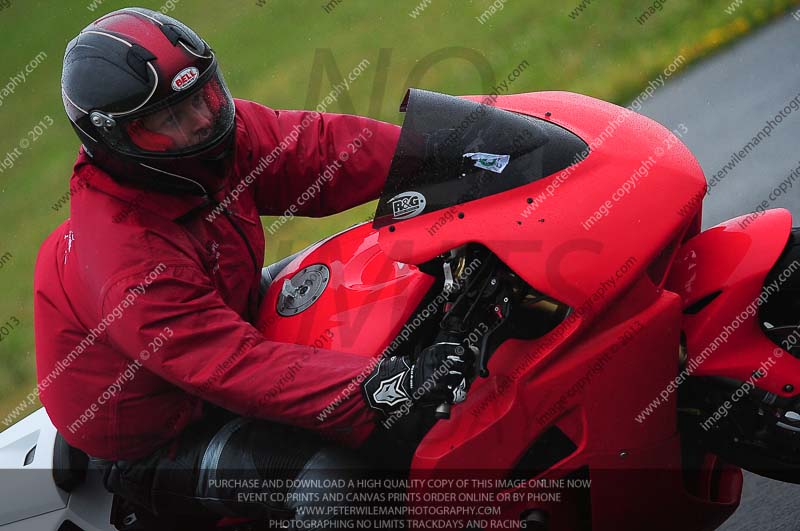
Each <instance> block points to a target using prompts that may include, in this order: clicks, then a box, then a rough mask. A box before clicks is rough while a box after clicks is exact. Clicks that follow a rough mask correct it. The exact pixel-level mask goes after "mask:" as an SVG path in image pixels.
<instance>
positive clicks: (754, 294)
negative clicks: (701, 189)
mask: <svg viewBox="0 0 800 531" xmlns="http://www.w3.org/2000/svg"><path fill="white" fill-rule="evenodd" d="M742 222H745V224H744V225H742ZM742 226H744V227H745V228H742ZM791 228H792V216H791V214H790V213H789V211H787V210H784V209H775V210H768V211H766V212H765V213H764V214H763V215H762V216H760V217H759V218H757V219H755V220H750V219H746V216H742V217H739V218H734V219H732V220H729V221H726V222H724V223H722V224H720V225H717V226H716V227H713V228H711V229H708V230H706V231H704V232H702V233H701V234H700V235H698V236H695V237H694V238H692V239H691V240H689V241H688V242H686V244H685V245H684V246H683V247H682V248H681V250H680V252H679V254H678V257H677V259H676V261H675V265H674V267H673V271H672V272H671V273H670V277H669V280H668V282H667V289H670V290H673V291H675V292H676V293H679V294H680V295H681V297H682V299H683V307H684V308H688V307H690V306H692V305H694V304H696V303H698V302H701V301H703V299H705V298H706V297H710V296H714V295H715V294H717V293H718V295H716V297H715V298H714V299H713V300H712V301H711V302H710V303H708V305H706V306H704V307H703V308H702V310H701V311H699V312H690V313H687V314H686V315H685V316H684V323H685V325H684V326H685V331H686V351H687V354H688V360H687V364H688V366H689V368H690V369H692V371H691V372H692V374H694V375H696V376H709V375H710V376H721V377H726V378H732V379H735V380H737V381H741V382H744V381H747V380H748V379H750V378H751V377H752V375H753V372H754V371H756V370H759V369H761V367H762V364H763V363H765V362H767V361H768V360H771V362H770V364H769V367H770V368H769V370H768V371H764V372H765V375H764V376H763V377H762V378H759V379H758V387H759V388H761V389H764V390H766V391H769V392H770V393H773V394H776V395H778V396H784V397H789V396H794V395H796V394H797V392H796V391H795V392H787V391H786V389H784V386H785V385H786V384H792V388H794V387H795V384H796V383H797V382H798V381H800V360H798V359H796V358H794V357H792V356H789V355H788V352H786V351H784V350H783V349H781V348H780V347H778V346H777V345H776V344H775V343H773V342H772V341H770V340H769V339H768V338H767V336H766V335H765V334H764V332H763V331H762V330H761V323H760V319H758V317H757V313H756V312H757V311H758V308H759V307H760V306H761V305H762V304H763V303H764V302H766V301H767V300H768V299H769V296H770V295H772V294H774V293H777V292H778V291H779V290H780V288H781V285H780V282H779V281H777V280H776V281H774V282H773V283H771V284H772V285H764V279H765V278H766V276H767V274H768V273H769V271H770V270H771V269H772V268H773V266H774V265H775V262H776V261H777V260H778V257H779V256H780V255H781V253H782V252H783V250H784V247H785V246H786V241H787V240H788V238H789V233H790V231H791ZM792 272H793V271H788V272H787V278H788V275H790V274H791V273H792ZM759 297H761V300H760V301H759ZM784 354H786V355H784Z"/></svg>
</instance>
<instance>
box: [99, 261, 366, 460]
mask: <svg viewBox="0 0 800 531" xmlns="http://www.w3.org/2000/svg"><path fill="white" fill-rule="evenodd" d="M152 270H153V267H152V265H150V266H148V267H143V268H142V269H141V270H137V271H136V272H133V273H131V274H125V275H124V276H122V277H121V278H115V279H112V280H111V281H110V284H109V285H108V287H107V289H106V290H104V291H105V294H104V296H103V298H102V300H103V307H102V312H103V315H105V314H106V313H107V312H109V311H111V310H113V309H114V308H115V307H117V306H118V305H119V304H120V302H121V301H123V300H124V299H125V298H126V296H128V295H129V293H131V290H133V292H134V293H137V292H141V291H142V288H137V286H141V282H142V279H143V278H144V277H145V276H146V275H147V274H148V272H150V271H152ZM134 288H137V289H134ZM144 289H145V291H144V293H141V294H139V295H138V296H137V297H136V298H135V300H134V301H133V302H132V303H131V304H130V305H128V307H126V308H125V309H124V314H123V315H122V316H121V317H120V318H119V319H117V320H116V321H115V322H114V323H113V325H111V326H109V327H108V334H109V341H110V343H111V345H112V347H113V348H115V349H116V350H118V351H119V352H120V353H123V354H124V355H126V356H127V357H129V358H131V359H132V360H136V359H141V360H143V361H142V366H143V368H144V369H147V370H149V371H150V372H153V373H155V374H157V375H158V376H160V377H161V378H163V379H165V380H167V381H169V382H171V383H172V384H174V385H176V386H178V387H180V388H181V389H183V390H184V391H185V392H187V393H190V394H192V395H196V396H199V397H201V398H203V399H205V400H207V401H209V402H211V403H214V404H217V405H219V406H221V407H223V408H226V409H228V410H230V411H233V412H236V413H239V414H241V415H246V416H251V417H258V418H264V419H270V420H274V421H277V422H283V423H287V424H292V425H296V426H300V427H303V428H307V429H311V430H316V431H325V432H328V431H330V432H331V433H332V434H334V435H335V436H336V437H337V438H338V439H339V440H340V441H342V442H344V443H346V444H352V445H355V444H358V443H360V442H361V441H363V439H364V438H366V437H367V436H368V434H369V432H370V431H371V430H372V428H373V427H374V422H375V414H374V413H373V412H372V411H370V410H369V408H368V407H367V405H366V403H365V402H364V400H363V398H362V396H361V393H360V389H359V385H358V383H359V382H360V381H361V380H363V376H361V378H360V379H359V376H360V375H364V374H368V373H369V372H370V371H371V362H370V360H369V359H367V358H365V357H363V356H358V355H354V354H348V353H343V352H336V351H330V350H325V349H317V348H313V347H306V346H300V345H294V344H289V343H277V342H273V341H267V340H266V339H264V337H263V336H262V335H261V334H260V333H259V331H258V330H257V329H256V328H254V327H253V326H252V325H250V324H249V323H248V322H246V321H245V320H243V319H242V318H241V317H240V316H239V314H237V313H236V312H235V311H234V310H232V309H231V308H230V307H229V306H227V305H226V304H225V302H224V301H223V300H222V298H221V296H220V295H219V293H218V292H217V291H216V289H215V288H214V286H213V284H212V282H211V281H210V279H209V278H208V276H207V275H206V274H205V273H204V272H203V271H202V270H201V269H199V268H198V267H197V266H196V265H195V264H192V263H191V262H186V263H185V264H176V263H174V262H173V263H172V264H168V265H167V268H166V270H164V271H163V272H162V273H160V274H159V275H158V276H157V278H156V279H155V280H154V281H152V283H151V284H150V285H148V286H146V287H145V288H144ZM159 335H160V336H161V338H164V346H163V347H161V348H159V349H158V350H157V351H155V352H149V351H148V349H149V347H148V344H149V343H150V342H152V341H153V339H154V338H156V337H159ZM150 350H152V348H150ZM142 352H144V353H146V356H141V353H142ZM145 358H146V359H145ZM353 382H355V383H353Z"/></svg>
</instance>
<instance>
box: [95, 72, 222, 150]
mask: <svg viewBox="0 0 800 531" xmlns="http://www.w3.org/2000/svg"><path fill="white" fill-rule="evenodd" d="M198 85H199V86H197V87H192V90H191V91H187V94H186V95H181V98H180V99H177V100H173V101H171V102H170V103H169V104H168V105H166V106H159V108H157V109H155V110H152V111H149V112H146V113H145V114H138V113H137V114H136V115H135V116H132V117H128V118H126V119H125V120H124V121H119V120H118V122H117V125H118V127H116V128H114V129H116V131H115V133H116V134H111V135H108V136H107V137H106V140H107V141H109V143H110V144H112V146H113V147H114V148H115V149H117V150H118V151H120V152H122V153H126V154H130V155H145V156H153V155H156V156H157V155H162V156H180V155H188V154H191V153H198V152H200V151H203V150H205V149H208V148H211V147H213V146H215V145H216V144H217V143H219V142H220V140H222V139H223V138H224V137H225V134H226V133H227V132H228V131H229V130H230V128H231V127H232V126H233V121H234V114H235V109H234V104H233V99H232V98H231V96H230V93H229V92H228V89H227V87H226V86H225V82H224V80H223V79H222V74H220V73H219V72H218V71H217V72H215V73H214V75H212V76H211V77H209V78H208V79H207V80H204V82H202V83H198ZM120 122H121V123H120Z"/></svg>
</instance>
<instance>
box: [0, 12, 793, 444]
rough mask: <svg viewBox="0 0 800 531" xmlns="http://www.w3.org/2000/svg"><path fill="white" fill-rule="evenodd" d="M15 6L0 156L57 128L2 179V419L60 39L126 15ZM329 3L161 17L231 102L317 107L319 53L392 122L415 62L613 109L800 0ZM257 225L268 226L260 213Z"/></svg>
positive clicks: (465, 86)
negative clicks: (218, 78)
mask: <svg viewBox="0 0 800 531" xmlns="http://www.w3.org/2000/svg"><path fill="white" fill-rule="evenodd" d="M174 1H175V0H173V2H174ZM11 2H12V4H11V7H9V8H6V9H4V10H3V11H0V29H2V40H3V44H4V45H3V46H2V48H0V57H2V61H0V65H2V68H0V89H1V88H2V86H3V85H5V83H6V81H7V78H8V76H10V75H13V73H14V72H16V71H18V70H20V69H21V68H22V67H23V66H24V65H25V64H26V63H27V62H28V61H30V60H31V59H32V58H33V57H34V56H35V55H36V54H37V53H39V52H40V51H43V52H45V53H46V54H47V58H46V59H45V61H44V62H43V63H42V64H41V65H40V66H39V67H38V68H37V69H36V70H35V71H34V72H33V73H32V74H30V75H29V79H28V81H27V82H25V83H24V84H23V85H22V86H19V87H17V89H16V92H15V93H14V94H12V95H9V96H7V97H6V98H5V99H4V101H3V105H2V106H0V120H1V122H0V123H2V125H3V128H2V133H0V159H2V158H3V157H4V156H5V152H6V151H8V150H10V149H13V147H14V146H15V145H17V144H18V142H19V140H20V139H21V138H23V137H25V135H26V134H27V132H28V131H29V130H30V129H31V128H32V127H33V126H35V125H36V124H37V123H38V122H39V121H40V120H42V119H43V117H45V116H46V115H49V116H50V117H52V118H53V120H54V121H55V124H54V125H53V126H52V127H50V128H49V129H48V130H47V131H46V132H45V134H44V135H43V136H42V137H41V138H40V139H39V140H38V141H37V142H35V143H34V144H33V145H32V146H31V148H30V149H28V150H27V151H25V152H24V153H23V155H22V157H21V158H20V160H18V161H17V162H16V164H15V165H14V167H13V168H11V169H8V170H6V171H4V172H3V173H0V205H2V208H0V227H2V228H0V256H2V255H3V254H4V253H6V252H9V253H12V254H13V259H12V260H11V261H10V262H7V263H5V264H4V265H3V267H2V269H0V286H2V294H3V297H2V299H0V325H2V324H3V323H4V322H6V320H7V319H9V318H11V317H12V316H13V317H16V318H18V319H19V320H20V322H21V326H20V327H19V329H18V330H14V331H13V332H12V333H11V334H10V335H9V336H8V337H5V338H3V339H2V341H0V417H5V415H6V414H7V412H8V411H10V410H11V409H12V408H13V406H14V405H16V404H17V403H18V402H19V400H20V399H21V398H22V397H24V396H25V394H27V393H28V392H29V391H30V389H31V388H32V387H33V386H34V384H35V364H34V360H35V357H34V342H33V304H32V295H31V293H32V271H33V266H34V262H35V258H36V253H37V251H38V248H39V245H40V243H41V242H42V240H44V238H45V237H46V236H47V235H48V234H49V233H50V232H51V231H52V230H53V229H54V228H55V227H56V226H57V225H58V224H59V223H61V222H62V221H63V220H64V219H65V218H66V217H67V216H68V209H67V208H64V209H62V210H60V211H59V212H54V211H53V210H52V209H51V205H52V204H53V203H54V202H55V201H57V200H58V198H59V197H61V196H62V194H64V193H65V192H66V190H67V182H68V178H69V175H70V169H71V165H72V162H73V160H74V157H75V154H76V150H77V147H78V143H77V139H76V138H75V136H74V135H73V133H72V130H71V129H70V127H69V126H68V124H67V121H66V119H65V117H64V115H63V109H62V106H61V98H60V91H59V77H60V70H61V58H62V56H63V50H64V46H65V44H66V42H67V41H68V40H69V39H71V38H72V37H73V36H74V35H75V34H76V33H77V32H78V31H79V30H80V29H81V28H83V27H84V26H85V25H86V24H88V23H89V22H90V21H91V20H93V19H94V18H96V17H97V16H99V15H100V14H101V13H105V12H107V11H110V10H113V9H117V8H120V7H124V6H125V4H124V3H123V2H119V1H113V0H106V1H104V2H103V3H102V5H101V6H100V8H99V9H98V10H97V11H95V12H90V11H89V9H87V6H88V5H89V3H90V0H74V1H72V2H69V3H68V5H62V4H60V3H54V2H41V1H39V2H37V1H28V2H24V3H23V2H22V1H21V0H11ZM326 3H327V2H323V1H322V0H319V1H316V2H309V1H306V0H302V1H301V0H292V1H290V0H266V2H264V6H263V7H259V6H258V5H257V3H256V0H253V1H248V2H243V1H235V2H213V1H210V0H191V1H190V0H180V1H178V2H177V3H176V4H175V6H176V7H175V10H174V11H172V12H171V13H170V14H172V15H173V16H176V17H177V18H179V19H181V20H183V21H184V22H186V23H187V24H189V25H190V26H192V27H194V28H195V29H196V30H197V31H198V32H199V33H200V34H201V35H202V36H203V37H204V38H205V39H206V40H207V41H209V42H210V43H211V44H212V46H213V47H214V48H215V50H216V52H217V54H218V57H219V59H220V61H221V64H222V67H223V71H224V73H225V76H226V80H227V82H228V84H229V86H230V88H231V91H232V92H233V93H234V95H236V96H237V97H240V98H247V99H253V100H256V101H260V102H262V103H265V104H267V105H269V106H272V107H275V108H310V107H314V106H316V104H317V103H318V101H319V98H321V97H323V96H324V95H325V94H327V93H328V91H329V90H330V89H331V80H330V77H329V72H325V73H324V75H323V76H322V78H321V84H320V85H319V86H312V84H311V83H310V79H312V76H311V74H312V65H313V62H314V57H315V51H316V50H318V49H324V50H330V54H331V56H332V57H333V58H334V60H335V62H336V65H337V66H338V69H339V71H340V72H341V74H342V75H346V74H347V73H348V72H350V70H351V69H352V68H353V67H355V65H357V64H358V63H359V62H360V61H362V60H363V59H367V60H368V61H369V62H370V66H369V67H368V68H367V70H366V71H365V72H364V74H362V75H361V76H360V77H359V78H358V79H357V80H356V81H355V82H354V83H353V86H352V88H351V90H350V92H349V93H347V94H346V95H343V96H342V98H341V99H340V100H339V101H338V102H337V104H335V105H333V106H331V107H329V108H328V109H327V110H328V111H332V112H355V113H359V114H370V115H371V116H373V117H376V118H380V119H383V120H387V121H392V122H395V123H400V120H401V115H400V114H399V113H398V112H397V106H398V104H399V102H400V99H401V98H402V96H403V94H404V92H405V89H406V87H407V83H408V80H409V75H410V74H411V73H412V72H413V71H414V70H415V65H417V64H418V62H419V61H420V60H422V59H423V58H425V57H427V56H429V55H430V54H433V53H435V52H437V51H438V50H441V49H443V48H462V49H472V50H476V51H477V54H478V56H479V57H483V58H485V61H486V62H487V63H488V64H489V65H491V70H493V72H494V73H495V74H496V76H497V78H498V79H501V78H503V77H505V76H506V75H507V74H508V73H509V72H510V71H511V70H512V69H513V68H514V67H515V66H516V65H518V64H519V63H520V62H522V61H528V63H529V67H528V68H527V69H526V70H525V71H524V73H523V74H522V76H521V77H520V78H519V79H517V80H516V81H515V82H514V83H513V85H512V92H531V91H538V90H569V91H575V92H581V93H584V94H589V95H592V96H596V97H599V98H603V99H606V100H610V101H614V102H617V103H624V102H625V101H627V100H629V99H630V98H632V97H633V96H635V95H636V94H637V93H638V92H639V91H640V90H641V89H642V87H644V86H645V85H646V84H647V82H648V80H649V79H651V78H652V77H654V76H655V75H657V73H659V72H660V71H661V70H662V69H663V68H664V67H665V66H666V65H667V64H669V63H670V62H671V61H672V60H673V59H674V58H675V57H676V56H677V55H678V54H679V53H683V54H684V55H685V56H686V57H687V58H689V59H697V58H699V57H701V56H703V55H705V54H707V53H709V52H711V51H713V50H715V49H717V48H719V47H720V46H722V45H724V44H726V43H727V42H729V41H731V40H733V39H735V38H737V37H738V36H740V35H742V34H744V33H746V32H748V31H750V30H751V29H752V28H753V27H755V26H758V25H760V24H763V23H765V22H766V21H768V20H770V19H772V18H774V17H775V16H777V15H779V14H780V13H783V12H785V11H786V10H787V9H788V8H789V7H790V6H793V5H796V4H798V1H797V0H745V1H744V3H743V4H742V6H741V7H740V8H739V9H738V10H737V11H736V13H735V14H734V15H728V14H726V13H725V11H724V9H725V8H726V7H728V6H729V5H730V0H707V1H705V2H696V1H694V0H669V1H668V2H667V3H666V4H665V6H664V9H663V11H661V12H659V13H656V14H655V15H653V16H652V17H651V19H650V20H648V21H647V22H646V23H645V24H644V25H640V24H638V23H637V22H636V20H635V19H636V17H637V16H639V14H640V13H642V11H644V10H645V9H646V8H647V7H648V6H649V5H651V4H652V2H650V1H633V0H594V1H593V2H592V3H591V4H590V5H589V6H588V7H587V8H586V9H585V11H584V12H583V13H581V14H580V16H578V17H577V18H576V19H575V20H573V19H571V18H570V17H569V16H568V13H569V12H570V11H571V10H572V9H573V8H574V7H576V6H577V4H578V3H579V0H567V1H566V2H564V3H560V4H561V5H558V4H559V3H556V2H545V1H543V0H542V1H539V0H536V1H526V2H521V1H519V0H508V1H507V3H505V6H504V9H503V10H502V11H499V12H498V13H496V14H495V15H494V16H492V17H491V18H490V19H489V20H488V21H487V22H486V23H485V24H483V25H482V24H480V23H479V22H478V21H477V20H476V17H478V16H480V15H481V13H483V12H484V10H486V9H487V8H488V7H489V5H490V4H491V2H490V1H488V0H480V1H477V0H476V1H461V0H433V2H432V4H431V5H430V7H428V8H427V10H425V11H424V12H423V13H421V14H420V15H419V16H418V17H417V18H416V19H412V18H411V17H410V16H409V12H410V11H411V10H412V9H413V8H414V7H416V6H417V2H416V1H405V2H388V1H376V0H341V1H340V3H339V5H338V6H337V7H335V9H333V11H332V12H331V13H325V11H324V10H323V7H322V6H323V4H326ZM140 5H143V6H144V7H149V8H152V9H158V8H159V7H161V6H162V5H164V2H152V1H142V2H141V4H140ZM788 45H792V44H791V43H787V46H788ZM381 49H386V50H384V51H383V57H384V59H386V61H385V62H384V66H385V67H386V73H387V78H386V80H387V82H386V85H385V93H383V94H381V93H380V91H376V90H375V87H376V84H375V82H374V81H375V74H376V71H377V70H378V67H379V54H380V53H381V52H380V50H381ZM323 53H327V52H323ZM472 53H476V52H472ZM417 71H418V72H419V70H417ZM416 86H419V87H422V88H427V89H431V90H437V91H442V92H448V93H452V94H477V93H486V92H488V91H489V90H490V89H491V84H488V85H487V84H486V83H482V81H481V78H480V75H479V72H478V70H477V69H476V68H475V66H474V65H473V64H472V63H471V62H469V61H466V60H464V59H459V58H456V57H455V56H454V54H453V53H450V54H445V58H444V59H443V60H442V61H440V62H438V63H436V64H434V65H433V66H432V67H431V68H430V69H428V70H427V71H426V72H425V73H424V76H422V77H421V78H420V79H419V80H418V81H417V82H416ZM372 208H373V205H365V206H362V207H359V208H357V209H353V210H351V211H349V212H346V213H342V214H339V215H337V216H332V217H330V218H327V219H325V220H322V221H321V220H309V219H295V220H293V221H291V222H289V223H288V224H287V225H285V226H284V227H283V228H282V229H281V230H280V231H278V232H277V233H276V234H275V235H274V236H273V237H271V238H269V239H268V243H267V252H266V256H265V259H266V260H267V261H272V260H275V259H277V258H278V257H279V256H280V255H282V254H287V253H289V252H291V251H293V250H296V249H299V248H302V247H303V246H306V245H308V244H310V243H312V242H314V241H316V240H318V239H319V238H321V237H323V236H325V235H327V234H330V233H331V232H334V231H336V230H338V229H341V228H343V227H346V226H348V225H350V224H352V223H353V222H355V221H358V220H363V219H365V218H367V217H368V216H369V215H370V213H371V211H372ZM264 222H265V224H267V225H268V224H269V223H270V222H271V220H269V219H266V218H265V220H264ZM30 411H33V408H30V409H29V410H28V412H30ZM0 420H2V418H0ZM3 428H4V426H2V425H0V429H3Z"/></svg>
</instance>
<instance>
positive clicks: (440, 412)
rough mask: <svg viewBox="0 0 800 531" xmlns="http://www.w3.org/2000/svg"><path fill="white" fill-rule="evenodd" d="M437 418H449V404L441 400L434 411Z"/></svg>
mask: <svg viewBox="0 0 800 531" xmlns="http://www.w3.org/2000/svg"><path fill="white" fill-rule="evenodd" d="M434 415H435V416H436V418H437V419H439V420H449V419H450V404H449V403H447V402H442V403H441V404H439V406H438V407H437V408H436V412H435V413H434Z"/></svg>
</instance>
